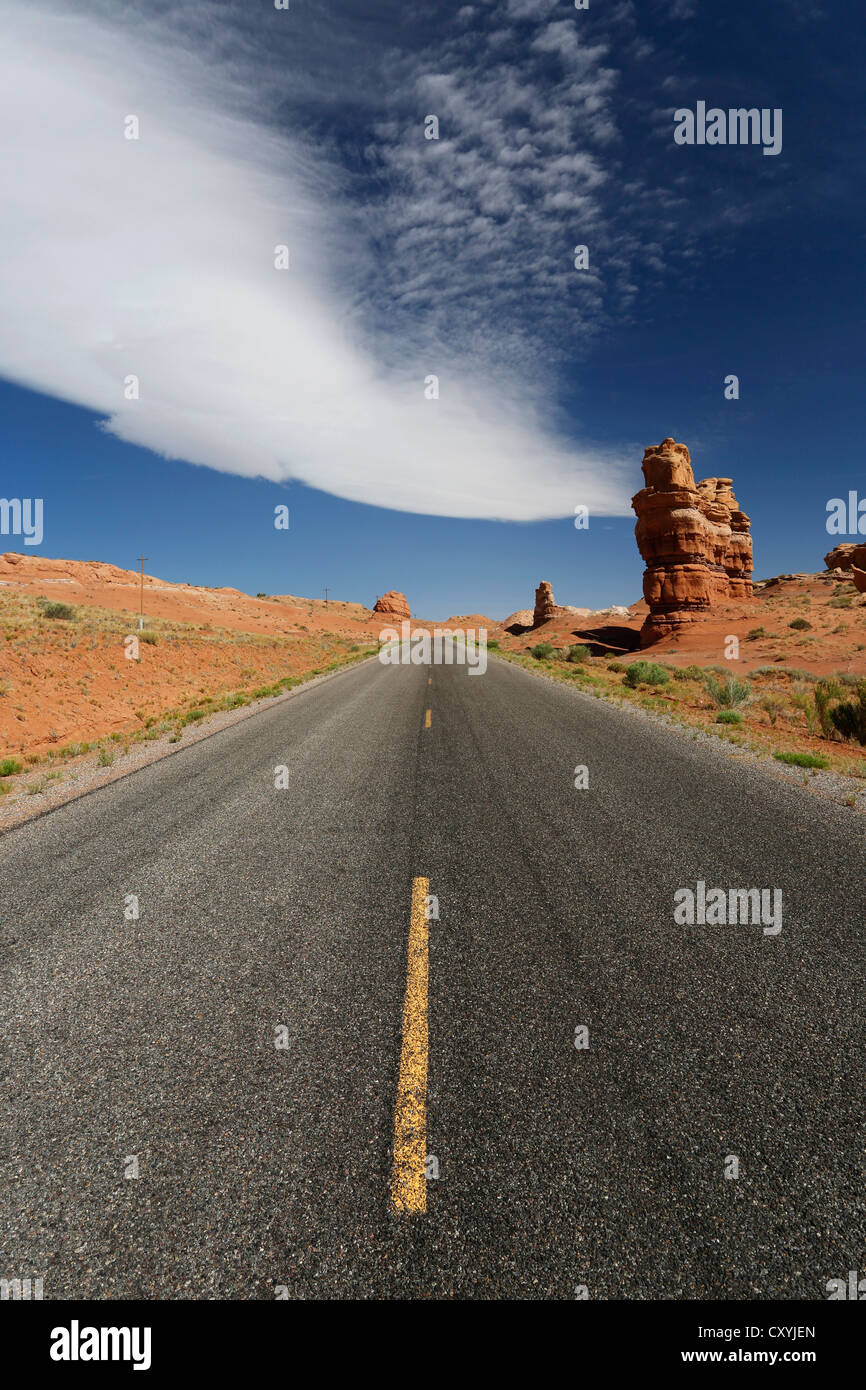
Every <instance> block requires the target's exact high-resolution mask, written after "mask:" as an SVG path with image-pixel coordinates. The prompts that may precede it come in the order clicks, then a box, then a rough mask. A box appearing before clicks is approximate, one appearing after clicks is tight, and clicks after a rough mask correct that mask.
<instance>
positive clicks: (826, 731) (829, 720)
mask: <svg viewBox="0 0 866 1390" xmlns="http://www.w3.org/2000/svg"><path fill="white" fill-rule="evenodd" d="M841 698H842V687H841V686H840V684H839V682H838V681H835V680H821V681H818V683H817V684H816V686H815V711H816V713H817V716H818V723H819V724H820V725H821V733H822V734H823V735H824V737H825V738H835V736H836V725H835V724H834V723H833V716H832V710H833V703H834V701H836V700H841Z"/></svg>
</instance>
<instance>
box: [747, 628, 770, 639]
mask: <svg viewBox="0 0 866 1390" xmlns="http://www.w3.org/2000/svg"><path fill="white" fill-rule="evenodd" d="M766 635H767V632H766V628H763V627H753V628H752V630H751V632H747V633H746V641H747V642H757V640H758V638H759V637H766Z"/></svg>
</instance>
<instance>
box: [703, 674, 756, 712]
mask: <svg viewBox="0 0 866 1390" xmlns="http://www.w3.org/2000/svg"><path fill="white" fill-rule="evenodd" d="M704 684H705V685H706V687H707V694H708V695H709V697H710V699H711V700H712V702H713V704H714V705H717V706H718V707H719V709H733V708H734V706H735V705H742V704H744V703H745V702H746V700H748V698H749V694H750V693H751V686H750V685H749V682H748V681H741V680H739V679H738V678H737V677H736V676H728V678H727V680H726V681H718V680H716V678H715V676H707V677H706V678H705V681H704Z"/></svg>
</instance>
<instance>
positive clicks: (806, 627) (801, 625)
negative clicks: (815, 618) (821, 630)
mask: <svg viewBox="0 0 866 1390" xmlns="http://www.w3.org/2000/svg"><path fill="white" fill-rule="evenodd" d="M788 627H794V628H796V629H797V631H798V632H810V631H811V629H812V624H811V623H807V622H806V619H805V618H794V620H793V622H790V623H789V624H788Z"/></svg>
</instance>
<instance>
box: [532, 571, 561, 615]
mask: <svg viewBox="0 0 866 1390" xmlns="http://www.w3.org/2000/svg"><path fill="white" fill-rule="evenodd" d="M555 616H556V603H555V602H554V598H553V585H552V584H550V583H548V581H547V580H546V579H542V581H541V583H540V584H539V586H538V588H537V589H536V591H535V611H534V612H533V614H532V626H533V627H540V625H541V624H542V623H546V622H547V620H548V618H553V617H555Z"/></svg>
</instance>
